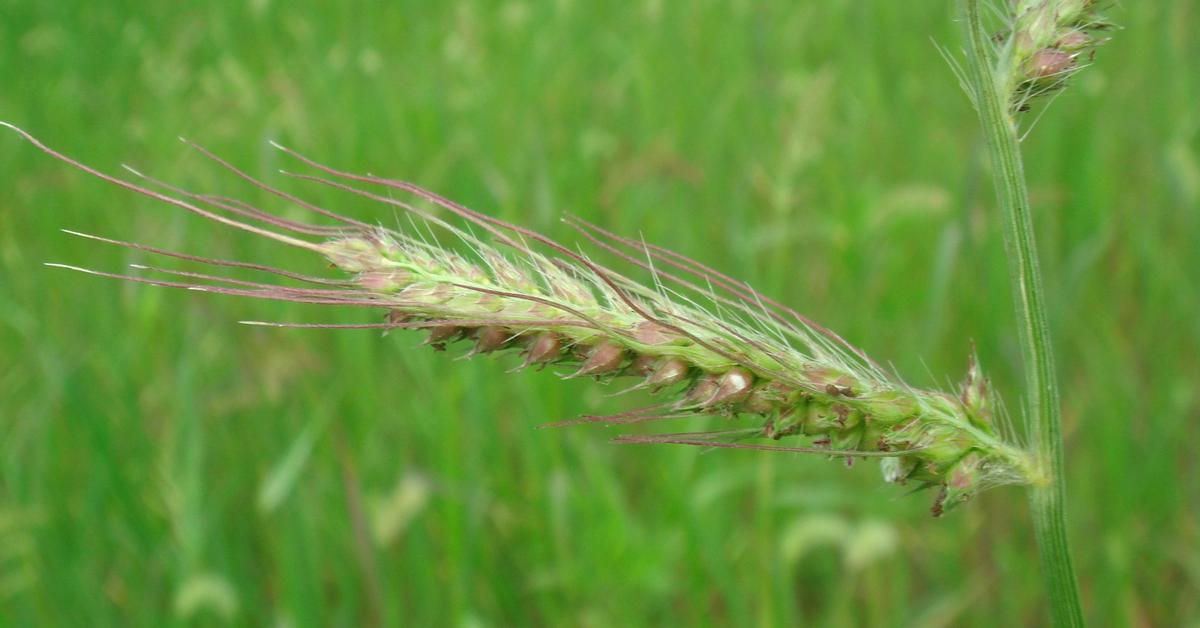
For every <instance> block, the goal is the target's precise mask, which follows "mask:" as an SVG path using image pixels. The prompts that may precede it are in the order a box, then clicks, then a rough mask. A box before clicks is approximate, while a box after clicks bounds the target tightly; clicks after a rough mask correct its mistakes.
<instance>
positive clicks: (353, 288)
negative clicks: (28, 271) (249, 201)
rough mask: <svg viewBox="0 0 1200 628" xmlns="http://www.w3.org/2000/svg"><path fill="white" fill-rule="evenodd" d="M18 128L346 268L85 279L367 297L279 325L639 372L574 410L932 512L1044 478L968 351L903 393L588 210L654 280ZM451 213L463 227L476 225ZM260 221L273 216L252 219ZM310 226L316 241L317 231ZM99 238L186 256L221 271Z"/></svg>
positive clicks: (500, 225)
mask: <svg viewBox="0 0 1200 628" xmlns="http://www.w3.org/2000/svg"><path fill="white" fill-rule="evenodd" d="M1077 22H1078V20H1076V22H1073V23H1072V27H1073V28H1079V25H1078V23H1077ZM1043 47H1044V46H1043ZM18 133H20V134H21V135H22V136H23V137H25V139H27V140H29V141H30V142H32V143H34V144H35V145H37V146H38V147H39V148H42V149H43V150H44V151H45V152H47V153H49V154H50V155H52V156H54V157H56V158H58V159H60V160H63V161H65V162H67V163H69V164H71V165H73V166H75V167H77V168H80V169H82V170H84V171H86V172H88V173H90V174H93V175H95V176H98V177H100V178H103V179H105V180H107V181H109V182H111V183H114V184H116V185H119V186H121V187H124V188H126V189H129V190H131V191H134V192H137V193H140V194H144V195H146V196H149V197H152V198H155V199H157V200H160V201H162V202H165V203H169V204H171V205H174V206H176V207H179V208H181V209H184V210H187V211H190V212H192V213H195V214H198V215H200V216H203V217H205V218H208V219H210V220H215V221H217V222H221V223H222V224H225V225H227V226H230V227H233V228H236V229H242V230H245V231H250V232H252V233H255V234H257V235H260V236H263V237H266V238H270V239H272V240H276V241H278V242H281V243H284V244H288V245H290V246H294V247H298V248H302V249H306V250H309V251H313V252H316V253H318V254H320V255H323V256H324V257H325V258H326V259H327V260H328V261H329V262H330V263H331V264H332V265H333V266H334V267H335V268H336V269H337V270H338V271H339V272H340V273H342V277H340V278H338V279H330V278H324V277H310V276H305V275H300V274H298V273H294V272H291V271H287V270H283V269H277V268H272V267H270V266H265V265H258V264H244V263H238V264H241V265H242V267H246V268H252V269H254V270H257V271H259V272H263V273H266V274H269V275H273V276H276V277H283V278H287V279H289V280H299V281H301V282H304V283H306V284H309V285H314V286H315V287H304V288H298V287H293V286H290V285H280V284H278V283H272V282H262V283H260V282H250V281H245V280H240V279H239V280H233V279H224V278H221V277H215V276H209V275H198V274H193V275H190V277H192V278H194V279H195V281H194V282H183V281H177V280H176V279H175V278H173V279H160V278H155V277H147V276H131V275H119V274H115V273H104V272H101V271H86V272H90V273H92V274H98V275H103V276H108V277H117V278H122V279H126V280H129V281H135V282H139V283H146V284H152V285H159V286H165V287H174V288H191V289H195V290H202V291H206V292H216V293H219V294H228V295H236V296H244V297H251V298H261V299H270V300H283V301H295V302H301V303H312V304H317V305H322V306H330V307H358V308H364V307H365V308H377V309H381V310H384V311H385V312H386V314H387V316H386V319H385V322H383V323H377V324H357V325H336V324H321V323H316V324H288V323H276V324H274V325H276V326H281V327H287V326H301V327H329V328H335V327H355V328H366V327H375V328H384V329H394V328H414V329H426V330H427V333H428V340H427V342H428V344H430V345H432V346H433V347H434V348H435V349H438V350H444V349H445V348H446V347H447V345H449V344H451V343H454V342H457V341H460V340H471V341H472V342H473V343H474V346H473V349H472V351H471V352H470V353H469V354H468V355H475V354H504V353H515V352H520V353H522V354H523V355H524V363H523V365H524V366H526V367H528V366H537V367H544V366H547V365H561V366H564V367H566V368H569V369H572V370H573V374H574V375H580V376H583V375H587V376H595V377H598V378H601V379H604V380H607V379H610V378H617V377H629V378H637V379H639V380H640V383H638V384H636V385H635V386H634V387H633V388H643V389H647V390H649V391H652V392H657V393H658V394H661V395H663V396H666V397H669V399H668V400H666V401H665V402H664V403H662V404H658V405H656V406H652V407H651V408H649V409H644V410H640V411H632V412H627V413H621V414H616V415H612V416H609V417H587V418H585V420H584V421H585V422H611V423H617V424H628V423H638V422H646V421H657V420H670V419H677V418H686V417H689V416H696V415H716V414H719V415H724V416H729V417H735V418H738V419H739V420H743V421H747V422H749V423H750V425H751V427H749V428H747V430H748V431H743V432H739V433H738V435H737V436H736V437H735V438H737V439H738V440H737V441H736V442H734V441H730V440H729V433H728V432H711V433H697V434H691V435H679V434H670V435H661V436H654V435H649V436H641V435H639V436H632V437H626V438H623V439H620V440H621V442H636V443H676V444H687V445H702V446H705V447H729V448H739V449H745V448H757V449H765V450H784V451H805V452H816V453H822V454H825V455H829V456H833V457H838V458H841V459H843V460H845V461H846V462H847V464H849V463H852V462H853V460H854V459H855V458H862V457H878V458H881V459H883V461H884V463H883V467H884V479H885V480H887V481H890V482H898V483H905V482H908V481H919V482H921V483H923V485H928V486H930V487H935V488H937V489H938V499H937V502H936V505H935V509H934V511H935V514H940V513H941V512H944V511H946V510H949V509H950V508H952V507H954V506H955V505H957V504H959V503H962V502H963V501H965V500H966V499H967V498H968V497H969V496H970V495H973V494H974V493H976V492H978V490H980V489H982V488H985V487H988V486H992V485H997V484H1006V483H1027V482H1036V481H1040V480H1039V478H1040V477H1041V475H1040V474H1039V473H1038V471H1037V469H1036V468H1035V465H1033V464H1032V463H1031V457H1030V455H1029V454H1028V452H1026V451H1025V450H1024V449H1022V448H1020V447H1017V446H1014V445H1012V444H1010V443H1008V442H1006V441H1005V440H1004V439H1003V438H1002V437H1001V435H1000V434H999V433H998V432H997V431H996V428H995V426H994V423H993V421H992V420H991V414H990V408H991V407H992V400H991V399H990V396H989V394H990V391H989V390H988V389H987V385H986V380H984V379H983V377H982V375H981V374H980V373H979V371H978V364H977V362H975V361H972V363H971V367H970V369H969V372H968V376H967V380H966V383H965V384H964V385H963V388H962V390H961V391H959V394H957V395H953V394H947V393H943V392H938V391H928V390H919V389H914V388H911V387H909V386H907V385H906V384H904V383H903V382H901V381H899V380H898V379H897V378H896V377H895V376H893V375H891V374H889V373H886V372H885V371H883V370H882V369H881V368H879V367H878V365H877V364H876V363H875V362H874V361H872V360H871V359H870V358H869V357H867V356H866V354H865V353H863V352H862V351H861V350H860V349H857V348H856V347H853V346H852V345H850V344H849V343H847V342H846V341H845V340H844V339H842V338H841V337H840V336H838V335H837V334H835V333H833V332H832V331H830V330H828V329H826V328H824V327H822V326H820V325H817V324H816V323H813V322H812V321H810V320H809V319H807V318H805V317H803V316H802V315H800V314H799V313H797V312H795V311H794V310H791V309H790V308H787V307H786V306H784V305H782V304H780V303H778V302H776V301H773V300H771V299H770V298H769V297H767V296H766V295H762V294H761V293H758V292H757V291H754V290H753V289H752V288H751V287H750V286H748V285H747V284H745V283H744V282H740V281H738V280H736V279H733V278H731V277H729V276H728V275H724V274H722V273H719V272H718V271H715V270H713V269H711V268H709V267H707V266H704V265H703V264H700V263H699V262H696V261H694V260H690V259H688V258H686V257H684V256H682V255H679V254H677V253H673V252H670V251H667V250H666V249H662V248H660V247H655V246H653V245H646V244H643V243H641V242H638V241H634V240H630V239H626V238H622V237H620V236H617V235H615V234H612V233H610V232H607V231H605V230H603V229H601V228H599V227H595V226H592V225H587V224H586V223H582V222H581V221H574V222H573V223H572V224H573V226H575V227H576V228H577V229H578V230H579V231H580V232H581V233H582V234H583V235H584V236H585V237H586V238H587V239H588V240H589V241H591V242H593V243H597V244H600V245H601V246H602V248H604V249H605V250H606V251H608V252H611V253H614V254H615V255H616V257H618V259H619V260H621V261H623V262H624V263H627V264H629V265H631V266H632V267H634V270H636V271H639V272H640V271H645V272H648V273H650V274H651V276H652V278H653V281H652V282H650V283H643V282H639V281H637V280H635V279H633V278H631V277H630V276H628V275H627V274H625V273H622V272H618V271H616V270H613V269H611V268H609V267H606V266H601V265H599V264H597V263H596V262H594V261H592V260H591V259H590V258H588V257H585V256H583V255H581V254H578V253H576V252H574V251H573V250H572V249H571V248H568V247H565V246H563V245H561V244H558V243H557V242H554V241H553V240H550V239H549V238H546V237H545V236H542V235H541V234H538V233H536V232H534V231H531V230H529V229H526V228H524V227H520V226H516V225H511V224H508V223H504V222H502V221H500V220H497V219H495V218H491V217H489V216H486V215H484V214H480V213H478V212H475V211H474V210H471V209H468V208H466V207H463V206H461V205H459V204H457V203H454V202H452V201H449V200H447V199H445V198H443V197H441V196H438V195H436V194H434V193H432V192H429V191H427V190H424V189H422V188H420V187H418V186H415V185H413V184H411V183H407V182H403V181H394V180H389V179H381V178H378V177H373V176H366V175H357V174H353V173H348V172H343V171H339V170H335V169H333V168H330V167H328V166H324V165H321V164H319V163H317V162H315V161H312V160H310V159H308V158H306V157H303V156H301V155H299V154H297V153H295V152H293V151H290V150H288V149H281V150H284V151H285V152H286V153H287V154H289V155H291V156H292V157H294V158H296V159H297V160H299V161H301V162H302V163H304V164H306V165H307V166H310V167H312V168H313V169H315V170H316V171H318V172H320V173H322V174H323V175H324V177H322V176H314V175H304V176H303V178H304V179H305V180H308V181H311V182H315V183H319V184H324V185H327V186H332V187H335V188H337V189H339V190H342V191H345V192H347V193H349V194H353V195H357V196H359V197H362V198H367V199H370V200H373V201H376V202H380V203H385V204H387V205H390V206H392V207H394V208H399V209H402V210H404V211H407V212H409V213H410V214H411V215H412V217H413V219H414V222H415V223H416V224H418V225H421V224H422V223H424V225H423V226H425V227H429V228H430V229H440V230H442V231H443V232H445V233H446V234H448V235H450V236H452V237H453V238H455V239H457V240H458V241H459V243H460V244H462V247H461V249H462V250H459V249H454V248H452V247H449V246H443V245H441V244H431V243H430V242H429V241H427V240H425V239H423V238H422V237H417V236H415V235H413V234H409V233H404V232H401V231H398V230H394V229H388V228H384V227H378V226H374V225H369V224H366V223H363V222H360V221H357V220H354V219H352V218H348V217H344V216H340V215H338V214H336V213H334V212H330V211H328V210H326V209H323V208H320V207H317V206H315V205H312V204H310V203H308V202H306V201H303V200H301V199H300V198H299V197H297V196H293V195H292V194H290V193H288V192H284V191H282V190H279V189H276V188H274V187H271V186H269V185H267V184H266V183H263V182H256V184H257V185H259V186H260V187H261V188H262V189H264V190H267V191H270V192H272V193H273V194H275V195H277V196H280V197H282V198H284V199H287V200H288V201H289V202H291V203H293V204H297V205H299V206H301V207H305V208H308V209H310V210H312V211H313V212H315V213H317V214H319V215H320V216H322V217H323V218H325V219H333V220H335V221H337V224H336V225H334V226H328V225H314V224H310V223H299V222H296V221H293V220H288V219H284V218H280V217H276V216H273V215H272V214H270V213H267V212H265V211H262V210H257V209H254V211H252V212H251V211H250V210H247V209H245V208H247V207H251V206H249V205H246V204H238V205H234V204H228V203H222V204H220V205H219V206H217V207H214V206H213V205H214V204H213V203H212V202H208V201H207V200H206V199H212V198H214V197H206V196H200V195H190V194H188V193H184V192H181V191H179V190H177V189H174V188H171V189H170V190H169V191H170V193H166V192H160V191H158V190H156V189H152V188H151V187H149V185H152V184H146V185H143V184H141V183H139V182H134V181H126V180H123V179H119V178H117V177H114V176H111V175H108V174H105V173H102V172H100V171H97V170H95V169H92V168H90V167H88V166H85V165H83V164H80V163H79V162H76V161H74V160H72V159H70V158H69V157H66V156H64V155H62V154H61V153H57V152H55V151H53V150H51V149H49V148H47V147H45V146H44V145H43V144H41V143H40V142H38V141H37V140H35V139H34V138H32V137H31V136H29V135H27V134H25V133H24V132H21V131H18ZM201 151H202V152H203V150H202V149H201ZM204 154H205V155H209V154H208V153H207V152H204ZM209 156H210V155H209ZM214 159H215V158H214ZM218 163H220V164H221V165H224V166H226V167H230V168H232V166H229V165H228V164H226V163H225V162H221V161H218ZM235 172H237V173H238V174H239V175H241V176H246V177H248V176H249V175H245V173H241V172H240V171H235ZM325 177H328V178H325ZM375 188H384V189H385V190H386V191H387V192H388V194H387V195H383V194H378V193H376V192H375V191H372V190H374V189H375ZM398 192H399V193H404V194H408V195H412V196H414V197H416V198H417V199H420V200H422V201H425V202H427V203H431V204H432V205H434V206H436V207H437V208H438V209H437V213H434V212H431V211H428V210H426V209H422V208H418V207H417V206H415V205H413V204H410V203H409V202H407V201H401V200H397V199H395V198H393V196H392V194H393V193H398ZM448 218H454V219H456V220H459V221H462V222H463V223H465V224H466V226H468V227H469V229H468V228H464V227H463V226H460V225H459V224H456V223H454V222H452V221H451V220H449V219H448ZM261 223H265V225H266V226H265V227H264V226H259V224H261ZM314 235H316V236H319V237H320V238H321V239H319V240H317V241H313V240H312V239H310V238H311V237H312V236H314ZM100 240H101V241H105V242H109V243H112V244H117V245H120V246H130V247H134V248H139V249H141V250H144V251H150V252H157V253H160V254H163V255H170V256H175V257H182V258H183V259H186V260H189V261H192V262H199V263H211V264H215V265H217V266H228V265H229V264H228V263H226V262H222V261H219V260H208V259H206V258H201V257H196V256H182V255H179V254H174V253H170V252H167V251H162V250H161V249H156V248H154V247H145V246H144V245H136V244H130V243H124V242H120V241H117V240H107V239H100ZM647 260H648V261H647ZM716 312H733V313H734V314H735V315H736V316H724V315H718V314H717V313H716ZM747 436H752V437H759V438H761V439H763V440H765V441H767V443H770V442H775V441H782V440H783V439H799V440H800V441H801V442H800V443H799V446H793V447H788V446H782V445H771V444H767V443H761V444H760V443H750V442H746V441H745V440H744V439H745V437H747Z"/></svg>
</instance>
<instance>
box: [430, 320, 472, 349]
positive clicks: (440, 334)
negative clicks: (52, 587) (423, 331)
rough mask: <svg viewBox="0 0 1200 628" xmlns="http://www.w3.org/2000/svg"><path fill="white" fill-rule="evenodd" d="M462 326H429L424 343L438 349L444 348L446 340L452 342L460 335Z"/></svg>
mask: <svg viewBox="0 0 1200 628" xmlns="http://www.w3.org/2000/svg"><path fill="white" fill-rule="evenodd" d="M462 331H463V330H462V328H461V327H455V326H454V325H439V326H437V327H431V328H429V339H428V340H426V341H425V344H427V345H430V346H431V347H433V348H434V349H437V350H438V351H445V350H446V343H447V342H454V341H455V340H458V339H459V338H460V337H462Z"/></svg>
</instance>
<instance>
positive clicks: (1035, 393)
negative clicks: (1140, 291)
mask: <svg viewBox="0 0 1200 628" xmlns="http://www.w3.org/2000/svg"><path fill="white" fill-rule="evenodd" d="M964 13H965V18H966V20H965V21H966V27H967V40H968V43H969V46H968V50H967V65H968V72H969V74H970V81H971V88H972V92H973V97H974V101H975V106H976V108H977V110H978V112H979V117H980V121H981V122H982V124H983V128H984V133H985V134H986V136H987V144H988V149H989V152H990V154H991V159H992V166H993V176H994V178H995V183H996V191H997V196H998V198H999V202H1000V207H1001V210H1002V213H1003V215H1004V218H1003V223H1004V236H1005V237H1004V241H1005V247H1006V249H1007V252H1008V256H1007V257H1008V268H1009V276H1010V279H1011V281H1012V289H1013V294H1014V299H1015V302H1016V308H1017V318H1018V323H1019V328H1020V335H1021V355H1022V358H1023V361H1024V364H1025V382H1026V386H1025V389H1026V390H1027V394H1028V403H1029V406H1028V416H1029V417H1030V420H1031V424H1030V425H1031V432H1032V435H1033V442H1034V447H1035V449H1036V451H1037V455H1038V459H1039V461H1040V464H1042V465H1043V467H1044V469H1045V477H1046V478H1047V481H1046V482H1044V483H1041V484H1040V485H1039V484H1035V485H1032V486H1030V489H1029V490H1030V508H1031V512H1032V515H1033V525H1034V533H1035V535H1036V537H1037V542H1038V548H1039V553H1040V557H1041V566H1042V572H1043V576H1044V578H1045V583H1046V589H1047V593H1048V595H1049V598H1050V608H1051V614H1052V617H1053V620H1054V623H1055V625H1057V626H1082V625H1083V613H1082V609H1081V606H1080V602H1079V588H1078V584H1077V582H1076V579H1075V571H1074V568H1073V566H1072V563H1071V554H1070V551H1069V547H1068V544H1067V529H1066V528H1067V525H1066V510H1065V497H1066V484H1065V481H1064V478H1063V438H1062V415H1061V410H1060V407H1059V395H1058V382H1057V378H1056V375H1055V368H1054V352H1053V347H1052V346H1051V339H1050V329H1049V324H1048V322H1047V316H1046V305H1045V294H1044V290H1043V288H1042V275H1041V271H1040V270H1039V268H1038V257H1037V243H1036V240H1035V237H1034V229H1033V217H1032V213H1031V210H1030V205H1029V193H1028V191H1027V189H1026V185H1025V173H1024V169H1023V166H1022V162H1021V152H1020V146H1019V134H1018V128H1017V125H1016V122H1015V120H1014V119H1013V117H1012V115H1011V114H1010V109H1009V94H1008V92H1007V90H1006V89H1004V87H1003V85H1004V80H1005V78H1006V77H1005V76H1003V75H1002V73H1001V72H999V71H998V69H997V68H995V67H993V65H992V64H991V60H992V58H993V55H992V53H991V46H992V43H991V38H990V36H989V34H988V32H987V30H986V29H985V27H984V23H983V17H982V15H981V8H980V2H979V0H964Z"/></svg>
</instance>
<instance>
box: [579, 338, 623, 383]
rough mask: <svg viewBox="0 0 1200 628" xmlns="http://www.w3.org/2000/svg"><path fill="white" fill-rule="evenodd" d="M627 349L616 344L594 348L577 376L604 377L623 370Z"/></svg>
mask: <svg viewBox="0 0 1200 628" xmlns="http://www.w3.org/2000/svg"><path fill="white" fill-rule="evenodd" d="M624 361H625V348H624V347H622V346H621V345H619V344H617V343H615V342H601V343H600V344H598V345H596V346H595V347H592V348H591V350H590V352H589V355H588V358H587V360H586V361H584V363H583V366H582V367H580V369H579V372H578V373H575V375H603V374H605V373H612V372H613V371H616V370H618V369H620V368H621V364H622V363H623V362H624Z"/></svg>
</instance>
